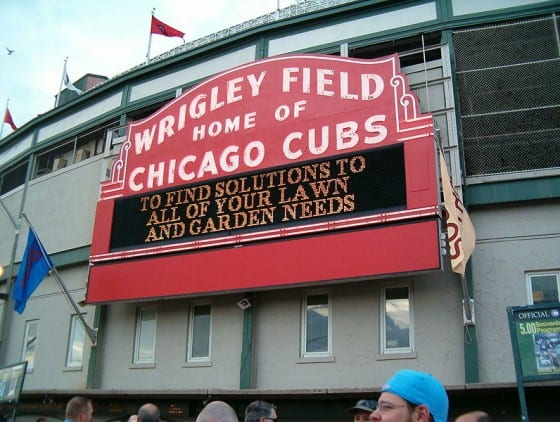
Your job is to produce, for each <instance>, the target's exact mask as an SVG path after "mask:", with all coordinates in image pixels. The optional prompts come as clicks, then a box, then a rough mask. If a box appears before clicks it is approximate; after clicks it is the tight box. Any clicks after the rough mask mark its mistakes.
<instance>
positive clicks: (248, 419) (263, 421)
mask: <svg viewBox="0 0 560 422" xmlns="http://www.w3.org/2000/svg"><path fill="white" fill-rule="evenodd" d="M277 421H278V413H276V407H275V406H274V405H273V404H270V403H267V402H265V401H262V400H256V401H254V402H252V403H250V404H249V405H248V406H247V407H246V408H245V419H244V422H277Z"/></svg>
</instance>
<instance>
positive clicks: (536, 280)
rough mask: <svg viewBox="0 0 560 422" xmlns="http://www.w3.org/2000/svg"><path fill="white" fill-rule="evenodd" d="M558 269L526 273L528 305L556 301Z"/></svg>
mask: <svg viewBox="0 0 560 422" xmlns="http://www.w3.org/2000/svg"><path fill="white" fill-rule="evenodd" d="M559 291H560V271H551V272H541V273H532V274H527V296H528V298H529V305H536V304H538V303H547V302H558V301H559V300H558V296H559V295H558V292H559Z"/></svg>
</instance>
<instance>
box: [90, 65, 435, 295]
mask: <svg viewBox="0 0 560 422" xmlns="http://www.w3.org/2000/svg"><path fill="white" fill-rule="evenodd" d="M398 64H399V59H398V56H397V55H396V54H395V55H392V56H388V57H384V58H381V59H375V60H358V59H350V58H341V57H333V56H323V55H289V56H279V57H274V58H270V59H266V60H260V61H255V62H252V63H248V64H246V65H243V66H240V67H237V68H235V69H232V70H229V71H227V72H224V73H221V74H219V75H217V76H215V77H213V78H210V79H208V80H206V81H205V82H203V83H201V84H199V85H197V86H195V87H194V88H192V89H190V90H188V91H187V92H185V93H184V94H183V95H181V96H180V97H178V98H176V99H175V100H173V101H171V102H170V103H169V104H167V105H166V106H164V107H163V108H161V109H160V110H159V111H157V112H156V113H154V114H153V115H152V116H150V117H148V118H146V119H144V120H142V121H138V122H132V123H130V124H129V129H128V137H127V141H126V142H125V143H124V144H123V145H122V148H121V152H120V156H119V158H118V160H116V161H115V163H114V165H113V169H112V173H111V180H109V181H108V182H105V183H103V184H102V189H101V197H100V200H99V202H98V206H97V213H96V220H95V228H94V235H93V241H92V247H91V257H90V262H91V264H92V266H91V271H90V277H89V283H88V294H87V300H88V302H104V301H112V300H125V299H127V300H128V299H135V298H148V297H161V296H174V295H190V294H201V293H211V292H224V291H238V290H246V289H254V288H266V287H269V286H276V285H297V284H301V283H315V282H321V281H326V280H342V279H356V278H363V277H374V276H378V275H386V274H393V273H403V272H410V271H420V270H428V269H436V268H439V267H440V255H439V241H438V232H439V224H438V220H437V219H438V206H439V198H438V192H439V190H438V187H437V177H436V161H435V153H434V140H433V124H432V116H431V115H430V114H421V113H420V112H419V106H418V101H417V99H416V98H415V97H414V96H413V95H412V94H411V93H410V91H409V88H408V84H407V79H406V77H405V76H404V75H401V74H400V73H399V65H398ZM418 243H422V245H423V247H422V248H418V247H417V246H416V245H417V244H418ZM341 245H344V249H342V248H341ZM378 249H380V250H379V251H378ZM420 249H421V250H422V253H420ZM376 251H377V252H376ZM381 256H383V259H379V258H380V257H381ZM317 263H320V264H317ZM276 267H278V268H276ZM318 267H320V268H318ZM186 279H188V281H186ZM156 280H157V282H156Z"/></svg>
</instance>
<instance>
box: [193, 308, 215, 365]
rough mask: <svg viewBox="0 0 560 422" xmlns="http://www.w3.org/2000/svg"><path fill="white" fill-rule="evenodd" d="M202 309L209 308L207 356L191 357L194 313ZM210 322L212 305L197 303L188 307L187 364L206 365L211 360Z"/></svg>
mask: <svg viewBox="0 0 560 422" xmlns="http://www.w3.org/2000/svg"><path fill="white" fill-rule="evenodd" d="M204 307H208V308H209V312H208V318H209V323H208V331H207V336H208V355H207V356H193V346H194V340H195V338H194V335H195V324H196V318H195V313H196V310H197V309H201V308H204ZM212 320H213V312H212V304H210V303H197V304H193V305H191V306H190V310H189V324H188V335H187V363H208V362H210V360H211V356H212Z"/></svg>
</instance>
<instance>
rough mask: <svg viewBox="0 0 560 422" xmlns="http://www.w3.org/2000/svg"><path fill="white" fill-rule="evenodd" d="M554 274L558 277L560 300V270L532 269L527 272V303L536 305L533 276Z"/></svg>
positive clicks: (559, 295)
mask: <svg viewBox="0 0 560 422" xmlns="http://www.w3.org/2000/svg"><path fill="white" fill-rule="evenodd" d="M542 276H553V277H556V295H557V297H558V298H559V301H558V302H560V270H551V271H530V272H527V273H526V274H525V286H526V289H527V303H528V304H529V305H535V298H534V296H533V277H542ZM558 302H544V301H543V302H537V303H536V304H537V305H538V304H543V303H558Z"/></svg>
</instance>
